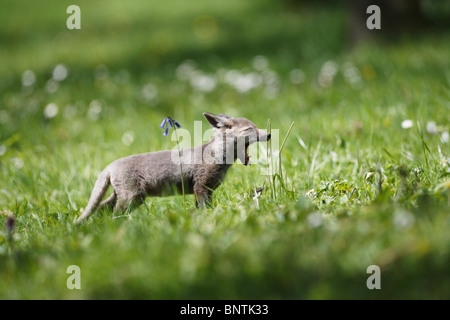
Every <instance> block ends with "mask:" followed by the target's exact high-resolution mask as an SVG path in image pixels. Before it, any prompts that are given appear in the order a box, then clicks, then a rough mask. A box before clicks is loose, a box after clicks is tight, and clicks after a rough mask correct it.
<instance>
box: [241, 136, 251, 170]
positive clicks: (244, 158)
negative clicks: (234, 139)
mask: <svg viewBox="0 0 450 320" xmlns="http://www.w3.org/2000/svg"><path fill="white" fill-rule="evenodd" d="M249 145H250V143H248V142H246V143H245V145H244V150H243V151H244V152H238V158H239V160H241V162H242V163H243V164H244V165H246V166H248V165H249V164H250V156H249V154H248V146H249Z"/></svg>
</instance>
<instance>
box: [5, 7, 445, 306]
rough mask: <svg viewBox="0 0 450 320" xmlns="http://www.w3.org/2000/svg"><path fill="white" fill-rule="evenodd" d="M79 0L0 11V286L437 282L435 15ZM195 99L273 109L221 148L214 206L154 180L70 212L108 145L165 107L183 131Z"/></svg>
mask: <svg viewBox="0 0 450 320" xmlns="http://www.w3.org/2000/svg"><path fill="white" fill-rule="evenodd" d="M78 5H79V6H80V7H81V9H82V29H81V30H80V31H69V30H67V29H65V20H66V18H67V16H68V15H67V14H65V9H66V4H64V3H61V2H58V3H57V4H56V2H53V1H46V2H45V1H43V2H40V4H39V5H37V4H36V5H33V4H30V3H29V2H25V1H6V2H5V4H4V6H5V7H7V8H8V10H3V11H2V13H0V17H1V20H2V29H1V31H0V42H1V43H2V46H0V61H3V63H1V64H0V74H1V80H0V99H1V100H0V124H1V127H0V211H2V212H3V214H2V215H0V298H1V299H37V298H39V299H41V298H42V299H72V298H73V299H99V298H105V299H109V298H111V299H116V298H124V299H130V298H137V299H142V298H144V299H224V298H227V299H228V298H229V299H335V298H344V299H355V298H356V299H380V298H386V299H399V298H408V299H425V298H426V299H430V298H431V299H448V298H450V275H449V272H448V270H449V266H450V246H449V243H450V233H449V232H448V229H449V226H450V216H449V214H448V213H449V201H450V200H449V197H450V194H449V182H448V181H449V172H450V169H449V163H448V156H449V153H450V148H449V142H448V131H449V129H450V126H449V123H450V121H449V120H450V117H449V114H450V113H449V109H450V104H449V101H450V69H449V65H448V52H449V51H450V41H448V40H449V34H448V32H447V31H445V30H444V31H439V32H438V31H431V32H429V33H427V34H418V35H415V36H414V38H413V37H407V36H405V37H402V38H399V39H398V41H397V42H396V43H395V44H392V43H390V44H389V43H388V44H383V43H368V44H365V45H361V46H359V47H358V48H354V49H351V50H350V49H348V48H346V47H345V18H344V15H343V11H342V9H341V8H340V7H338V6H336V7H334V6H331V7H330V6H325V7H305V8H303V10H298V11H293V10H286V8H284V7H283V5H282V4H275V3H274V2H269V1H258V2H242V1H232V0H230V1H227V2H223V1H222V2H220V1H213V2H211V1H199V4H198V5H196V6H188V5H187V4H185V3H184V2H182V1H175V0H173V1H170V3H167V2H164V4H163V3H160V2H153V1H152V2H148V3H147V4H142V3H141V2H138V1H128V2H127V3H123V4H121V3H119V2H117V3H114V4H109V2H108V5H107V4H106V1H97V2H96V3H95V4H94V3H91V2H87V1H79V4H78ZM19 15H20V16H22V15H23V16H26V17H27V18H28V19H27V20H26V21H23V20H21V23H20V24H19V23H18V20H17V19H16V18H15V17H17V16H19ZM274 17H277V18H274ZM174 21H175V22H174ZM318 21H320V22H321V23H318ZM269 25H270V28H269V27H268V26H269ZM186 61H188V62H186ZM6 62H7V63H6ZM58 64H63V69H62V70H67V71H68V74H67V76H66V77H65V78H64V79H63V80H62V81H56V80H54V77H53V75H54V69H55V66H57V65H58ZM192 69H193V70H195V72H190V71H189V70H191V71H192ZM26 70H32V71H33V74H34V76H35V80H34V81H31V80H33V76H31V80H30V81H31V83H32V84H31V85H29V86H24V85H23V83H22V82H23V81H24V79H25V80H26V79H27V77H26V76H25V73H24V72H25V71H26ZM60 70H61V69H60ZM183 70H184V71H185V72H184V71H183ZM186 70H187V71H186ZM231 70H234V71H233V72H234V73H233V72H231V73H230V72H229V71H231ZM183 72H184V73H183ZM63 74H64V72H63ZM248 74H252V75H251V76H248ZM233 75H234V78H233ZM236 75H237V76H236ZM245 76H248V77H253V78H252V79H254V80H252V81H255V82H251V83H254V84H255V88H253V89H251V90H248V91H245V90H244V89H245V88H244V87H243V86H242V83H239V82H236V81H238V80H236V79H241V80H240V81H243V80H242V79H249V78H245ZM56 78H57V77H56ZM28 79H30V78H28ZM255 79H256V80H255ZM25 82H26V81H25ZM208 86H209V87H208ZM211 86H212V87H213V89H208V88H211ZM242 91H245V92H242ZM205 111H207V112H212V113H221V112H223V113H228V114H230V115H232V116H240V117H247V118H249V119H251V120H252V121H253V122H255V123H256V124H257V125H258V126H259V127H260V128H265V127H266V126H267V122H268V119H270V127H271V130H272V133H274V132H275V131H274V130H275V129H278V130H279V131H278V135H279V139H278V141H279V142H282V141H283V139H284V137H287V139H285V141H284V142H282V144H283V149H282V153H279V154H277V153H276V151H277V146H276V144H275V142H276V141H277V140H276V139H273V150H271V149H269V152H268V155H269V157H268V158H269V159H271V160H270V161H268V162H266V163H262V164H255V165H253V166H250V167H244V166H243V165H241V164H236V165H234V166H233V167H232V169H231V170H230V172H229V173H228V176H227V179H226V180H225V183H224V184H223V185H222V186H221V187H220V188H219V189H217V190H216V191H215V193H214V196H213V202H214V208H212V209H208V210H204V211H201V210H196V209H195V202H194V198H193V197H192V196H186V208H187V209H186V210H184V208H183V199H182V197H181V196H177V197H168V198H148V199H147V201H146V204H145V205H143V206H141V207H139V208H138V209H136V210H134V211H132V212H130V213H127V214H126V215H123V216H116V217H114V216H113V215H112V213H110V212H102V213H98V214H96V215H94V216H92V218H91V219H90V220H89V223H87V224H85V225H82V226H80V227H77V226H75V225H74V223H73V221H74V220H75V219H76V218H77V217H78V216H79V214H80V209H81V208H84V207H85V205H86V203H87V200H88V198H89V195H90V192H91V190H92V187H93V183H94V181H95V179H96V177H97V174H98V173H99V172H100V171H101V170H102V169H103V168H104V167H105V166H106V165H107V164H108V163H110V162H111V161H113V160H115V159H117V158H119V157H123V156H127V155H130V154H134V153H141V152H147V151H153V150H161V149H169V148H173V147H174V146H175V144H174V142H173V141H170V139H166V138H165V137H163V136H162V135H161V129H160V128H158V125H159V124H160V122H161V120H162V119H163V118H164V117H166V116H172V117H174V118H175V119H177V121H179V122H180V123H181V124H182V125H183V128H186V129H188V130H189V131H190V132H193V129H194V121H200V120H202V116H201V114H202V112H205ZM405 120H411V122H410V123H409V124H411V125H412V126H411V127H409V128H403V127H402V123H403V124H404V125H405V124H408V122H406V123H404V121H405ZM293 122H295V124H294V126H293V127H292V130H291V131H290V129H289V128H290V126H291V124H292V123H293ZM208 127H209V126H208V124H207V122H206V121H204V120H203V132H205V131H206V129H207V128H208ZM446 136H447V138H445V137H446ZM274 137H275V136H274ZM280 144H281V143H280ZM261 145H262V146H264V147H265V145H263V144H261ZM278 149H279V148H278ZM264 150H265V149H263V151H262V154H266V151H264ZM252 152H254V153H255V152H256V148H255V147H253V149H252ZM278 159H281V160H280V161H281V163H280V161H278ZM272 160H273V161H272ZM280 164H281V166H280ZM280 168H282V169H281V170H282V174H281V171H280ZM267 172H269V173H270V172H273V175H272V176H270V175H265V174H263V173H267ZM259 187H264V190H263V192H262V194H261V195H260V196H259V197H258V198H256V199H254V196H255V190H256V189H257V188H259ZM8 212H12V213H13V214H14V217H15V228H14V231H13V232H12V233H11V232H8V228H7V220H8V219H7V215H8ZM9 235H11V237H12V238H11V239H9ZM70 265H78V266H79V267H80V269H81V289H80V290H69V289H68V288H67V286H66V280H67V278H68V276H69V274H67V273H66V270H67V267H68V266H70ZM370 265H378V266H379V267H380V270H381V290H369V289H367V287H366V280H367V278H368V277H369V274H367V273H366V270H367V267H369V266H370Z"/></svg>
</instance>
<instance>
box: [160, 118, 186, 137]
mask: <svg viewBox="0 0 450 320" xmlns="http://www.w3.org/2000/svg"><path fill="white" fill-rule="evenodd" d="M174 125H175V126H176V127H177V128H181V125H180V124H179V123H178V122H177V121H176V120H175V119H173V118H171V117H165V118H164V120H163V121H162V122H161V124H160V125H159V127H160V128H161V129H164V132H163V136H168V135H169V128H173V126H174Z"/></svg>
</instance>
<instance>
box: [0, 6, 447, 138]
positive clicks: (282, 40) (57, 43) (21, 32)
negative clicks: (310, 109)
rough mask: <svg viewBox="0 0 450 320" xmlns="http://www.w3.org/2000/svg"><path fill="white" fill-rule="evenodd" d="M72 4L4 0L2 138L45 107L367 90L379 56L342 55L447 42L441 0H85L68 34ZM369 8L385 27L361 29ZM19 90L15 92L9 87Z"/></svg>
mask: <svg viewBox="0 0 450 320" xmlns="http://www.w3.org/2000/svg"><path fill="white" fill-rule="evenodd" d="M70 4H71V2H69V1H48V0H43V1H39V3H33V4H30V3H29V2H28V1H21V0H19V1H12V0H11V1H10V0H5V1H3V2H2V7H3V10H2V13H1V14H0V15H1V19H2V20H1V21H2V24H1V28H0V45H1V47H0V61H1V63H0V74H1V82H0V92H1V101H0V103H1V108H2V109H3V110H5V109H6V110H8V111H3V112H2V113H1V114H2V116H1V117H0V122H1V123H2V127H3V128H2V131H1V132H0V137H1V138H3V139H5V137H7V136H8V134H11V132H12V131H14V129H13V128H11V125H14V124H11V123H10V122H9V121H7V120H8V119H10V118H13V119H16V117H17V116H18V117H19V118H23V119H26V118H27V117H32V118H34V117H35V116H38V117H39V116H40V117H42V116H43V117H46V113H45V112H44V110H45V107H46V106H48V105H49V104H50V107H48V109H47V111H48V113H47V118H48V115H49V114H50V115H52V110H53V113H58V114H59V115H61V114H65V115H66V116H67V117H69V118H70V117H71V115H72V116H75V115H80V114H90V115H92V117H93V118H95V117H97V116H96V113H99V115H98V116H100V113H101V112H103V113H105V112H107V110H108V107H111V108H112V109H126V108H127V106H130V105H132V108H138V109H140V111H139V112H141V111H142V112H146V110H149V108H154V109H153V111H152V112H157V113H158V116H160V115H159V113H160V114H161V116H162V115H165V114H172V115H174V116H176V115H179V116H183V115H184V113H186V112H187V113H188V115H186V116H187V117H188V118H189V117H191V116H190V111H189V110H195V111H196V112H197V110H196V108H197V106H198V105H199V101H198V100H201V99H203V98H205V97H206V99H209V98H211V100H210V105H211V106H208V110H210V111H219V110H220V111H224V112H225V111H227V109H231V111H230V112H232V113H233V111H232V109H233V108H235V109H236V108H241V107H242V108H246V110H254V108H256V109H257V110H261V111H262V110H264V111H265V112H269V113H268V114H267V115H266V116H268V117H271V116H272V117H273V116H275V115H277V112H272V111H270V108H269V110H268V109H267V106H269V105H272V106H273V105H274V104H273V103H266V101H267V100H262V101H255V100H254V99H253V100H252V99H250V100H248V99H246V98H247V97H248V96H251V94H252V93H253V92H255V91H256V92H258V95H259V96H262V97H265V98H267V99H269V101H270V99H275V98H276V97H277V96H278V95H279V94H281V93H282V90H283V88H285V87H289V86H292V85H293V86H295V87H296V89H299V90H303V89H305V87H306V89H305V90H308V89H307V88H309V86H311V85H312V86H317V85H318V86H319V87H322V88H324V87H329V86H330V85H331V83H332V82H333V81H332V80H333V79H334V78H335V76H336V75H338V76H339V74H338V71H341V72H340V73H341V74H342V76H343V77H344V78H345V79H344V80H347V82H349V83H350V85H352V86H353V87H355V88H358V87H360V88H362V87H363V84H364V83H366V82H370V81H371V80H373V79H374V78H376V77H377V76H378V77H381V78H382V77H383V71H381V72H377V71H380V70H376V67H377V63H372V64H371V62H372V61H371V60H378V64H379V63H380V62H381V61H382V59H383V58H382V57H381V56H380V57H372V56H371V54H370V52H367V53H366V54H365V56H364V57H363V58H362V59H359V60H365V61H366V62H368V63H363V61H360V65H355V62H359V61H357V60H358V55H356V56H355V59H354V60H355V61H350V63H349V64H346V65H345V66H340V70H339V68H338V67H339V66H338V64H339V63H340V61H339V59H340V58H342V57H343V55H345V54H346V53H351V52H355V48H358V47H360V46H363V45H364V43H367V42H368V41H381V42H384V43H388V45H391V46H393V45H395V44H396V43H398V42H399V41H410V43H412V44H411V45H410V46H411V48H410V51H411V53H413V51H414V49H413V48H412V46H415V45H417V46H424V45H425V44H422V40H424V39H426V41H429V42H430V47H431V46H433V45H434V44H436V45H439V43H442V44H444V43H446V42H447V43H448V41H446V40H448V30H449V20H450V19H449V16H450V1H448V0H444V1H437V0H396V1H379V0H377V1H356V0H355V1H352V0H348V1H320V4H319V3H317V1H309V0H284V1H273V0H272V1H270V0H252V1H246V2H242V1H237V0H230V1H227V2H223V1H218V0H212V1H211V0H208V1H206V0H199V1H196V2H195V4H191V3H186V2H185V1H181V0H170V1H164V2H163V1H147V2H145V3H143V2H142V1H137V0H136V1H134V0H132V1H128V2H126V3H123V2H120V1H114V2H111V1H96V2H95V3H92V2H90V1H83V0H80V1H77V5H78V6H79V7H80V8H81V30H68V29H67V28H66V20H67V19H68V18H69V15H70V14H67V13H66V8H67V7H68V6H69V5H70ZM370 4H377V5H379V6H380V8H381V12H382V14H381V21H382V22H381V23H382V29H381V30H368V29H367V28H366V20H367V18H368V17H369V15H368V14H367V13H366V8H367V7H368V5H370ZM411 41H412V42H411ZM368 51H370V49H368ZM430 51H432V49H430ZM446 53H447V52H446ZM404 54H405V57H404V59H405V60H407V59H408V57H407V56H406V55H408V54H409V53H408V52H405V53H404ZM359 57H361V55H359ZM423 59H425V58H422V60H423ZM433 59H434V58H433ZM344 60H345V59H344ZM347 60H349V59H347ZM419 60H420V59H419ZM434 60H435V59H434ZM326 62H329V63H328V64H326ZM435 62H436V63H437V64H439V62H440V61H436V60H435ZM442 62H444V63H448V60H447V59H446V57H444V61H442ZM418 63H419V62H418ZM441 67H442V65H439V66H438V68H441ZM336 78H339V77H336ZM334 80H337V79H334ZM338 81H339V80H338ZM69 87H70V90H71V92H70V94H68V93H67V91H66V90H68V89H69ZM255 89H256V90H255ZM17 90H21V93H22V94H21V95H19V96H17V95H15V94H12V93H11V91H17ZM186 90H189V91H186ZM261 91H262V92H263V94H262V95H260V94H259V93H261ZM191 93H192V94H191ZM243 96H244V97H245V98H243ZM192 100H193V101H192ZM92 101H94V103H93V104H91V102H92ZM261 102H264V104H266V106H263V105H262V103H261ZM19 105H20V106H19ZM55 107H56V108H55ZM203 107H204V106H203ZM99 108H102V111H99ZM249 108H250V109H249ZM56 109H57V110H56ZM211 109H212V110H211ZM202 110H203V109H202ZM203 111H205V110H203ZM16 112H17V113H19V114H20V115H15V113H16ZM243 113H244V114H243V115H245V110H244V112H243ZM235 115H236V114H235ZM55 116H56V115H55ZM50 118H51V117H50ZM195 118H198V115H196V116H195Z"/></svg>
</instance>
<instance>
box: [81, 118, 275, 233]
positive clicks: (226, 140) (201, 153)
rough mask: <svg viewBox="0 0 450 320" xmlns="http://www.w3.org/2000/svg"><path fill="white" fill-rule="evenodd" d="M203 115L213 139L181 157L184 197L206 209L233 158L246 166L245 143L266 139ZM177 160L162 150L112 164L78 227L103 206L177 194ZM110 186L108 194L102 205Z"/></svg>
mask: <svg viewBox="0 0 450 320" xmlns="http://www.w3.org/2000/svg"><path fill="white" fill-rule="evenodd" d="M203 115H204V116H205V118H206V119H207V120H208V121H209V123H210V124H211V125H212V126H213V128H214V129H215V134H214V136H213V137H212V139H211V140H210V141H209V142H208V143H205V144H203V145H201V146H198V147H195V148H190V149H183V150H181V153H180V155H181V159H182V168H183V177H184V188H185V193H186V194H195V196H196V205H197V207H205V206H206V205H210V204H211V195H212V192H213V191H214V190H215V189H216V188H217V187H218V186H219V185H220V184H221V183H222V182H223V180H224V179H225V176H226V174H227V172H228V170H229V169H230V168H231V166H232V165H233V163H234V162H235V160H236V159H237V158H239V159H240V160H241V161H242V162H243V163H244V164H245V165H248V164H249V159H248V156H247V152H246V151H247V148H248V146H249V145H250V144H252V143H254V142H256V141H268V140H269V139H270V134H268V133H267V132H264V131H262V130H260V129H258V128H257V127H256V125H255V124H253V123H252V122H251V121H250V120H248V119H245V118H232V117H230V116H227V115H224V114H219V115H217V116H216V115H213V114H210V113H206V112H205V113H203ZM174 152H175V154H174ZM173 159H175V160H176V161H174V160H173ZM179 159H180V158H179V155H178V151H173V150H164V151H157V152H149V153H143V154H137V155H132V156H128V157H125V158H121V159H118V160H116V161H114V162H112V163H111V164H109V165H108V166H107V167H106V168H105V169H104V170H103V172H102V173H101V174H100V175H99V177H98V179H97V181H96V182H95V186H94V189H93V190H92V194H91V197H90V199H89V202H88V204H87V206H86V209H85V210H84V212H83V213H82V215H81V216H80V217H79V218H78V220H77V223H78V224H79V223H81V222H82V221H83V220H84V219H86V218H88V217H89V216H90V215H91V214H93V213H94V212H95V210H98V209H101V208H103V207H105V206H108V207H110V208H113V209H114V211H115V212H124V211H126V210H127V209H133V208H135V207H137V206H139V205H141V204H142V203H143V202H144V199H145V198H146V197H147V196H166V195H173V194H176V193H179V194H181V192H182V184H181V170H180V165H179ZM110 185H111V186H112V188H113V193H112V194H111V195H110V196H109V197H108V198H107V199H106V200H105V201H103V202H101V200H102V198H103V197H104V196H105V194H106V192H107V190H108V188H109V186H110Z"/></svg>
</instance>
